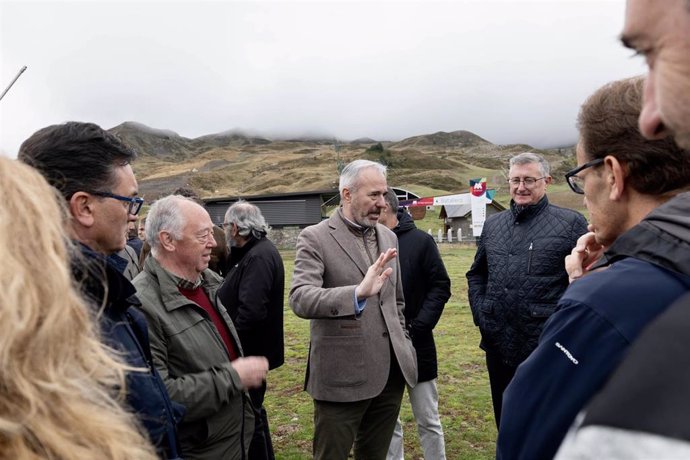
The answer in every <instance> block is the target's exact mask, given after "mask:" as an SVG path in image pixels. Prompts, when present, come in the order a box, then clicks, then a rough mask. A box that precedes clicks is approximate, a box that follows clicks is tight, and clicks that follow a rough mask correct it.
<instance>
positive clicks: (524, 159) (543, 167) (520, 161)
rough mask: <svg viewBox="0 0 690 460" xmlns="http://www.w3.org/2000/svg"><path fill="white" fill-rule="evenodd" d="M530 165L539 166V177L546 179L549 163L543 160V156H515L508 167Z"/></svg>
mask: <svg viewBox="0 0 690 460" xmlns="http://www.w3.org/2000/svg"><path fill="white" fill-rule="evenodd" d="M531 163H537V164H538V165H539V170H540V171H541V175H542V176H544V177H547V176H548V175H549V174H550V173H551V167H549V162H548V161H546V159H544V157H543V156H541V155H537V154H536V153H532V152H525V153H521V154H519V155H515V156H514V157H513V158H511V159H510V167H511V168H512V167H513V166H515V165H527V164H531Z"/></svg>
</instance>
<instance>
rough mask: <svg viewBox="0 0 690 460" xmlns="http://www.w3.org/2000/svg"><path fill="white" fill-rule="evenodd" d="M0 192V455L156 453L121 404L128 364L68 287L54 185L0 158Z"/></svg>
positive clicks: (76, 458)
mask: <svg viewBox="0 0 690 460" xmlns="http://www.w3.org/2000/svg"><path fill="white" fill-rule="evenodd" d="M0 197H2V199H0V254H2V263H1V264H0V280H1V282H2V285H3V288H2V289H0V458H1V459H39V458H49V459H70V460H80V459H84V460H92V459H96V458H98V459H123V460H124V459H153V458H156V456H155V452H154V450H153V447H152V446H151V445H150V444H149V441H148V440H146V438H145V437H144V436H143V435H142V434H141V433H140V431H139V428H138V427H137V425H136V423H137V422H136V421H135V419H134V418H133V417H132V416H131V415H130V414H129V413H127V412H126V411H125V410H124V409H122V407H121V406H120V405H119V401H120V400H121V399H122V398H123V396H124V395H123V394H122V392H123V391H124V390H122V392H120V393H117V391H116V390H114V389H117V388H119V389H124V388H125V377H124V375H125V370H126V369H125V367H124V365H123V364H122V363H121V362H120V360H119V359H118V358H116V357H114V355H113V354H112V353H111V352H110V351H109V350H108V349H106V348H105V346H103V345H101V342H100V341H99V337H98V332H97V327H96V326H95V323H94V322H93V321H92V318H91V317H90V314H89V313H88V312H89V310H88V309H87V307H86V306H85V304H84V302H83V300H82V299H81V297H80V295H79V294H78V292H77V290H76V289H75V286H73V281H72V274H71V271H70V269H69V263H68V245H69V243H68V240H67V238H66V236H65V233H64V227H63V225H64V216H65V214H64V213H63V212H61V209H60V206H59V205H58V203H59V201H58V200H57V199H56V195H55V194H54V191H53V189H52V188H51V187H50V186H49V185H48V184H47V183H46V181H45V180H44V179H43V177H41V175H40V174H39V173H37V172H35V171H34V170H33V169H32V168H30V167H29V166H26V165H24V164H22V163H20V162H18V161H15V160H10V159H7V158H2V157H0ZM127 370H129V369H127Z"/></svg>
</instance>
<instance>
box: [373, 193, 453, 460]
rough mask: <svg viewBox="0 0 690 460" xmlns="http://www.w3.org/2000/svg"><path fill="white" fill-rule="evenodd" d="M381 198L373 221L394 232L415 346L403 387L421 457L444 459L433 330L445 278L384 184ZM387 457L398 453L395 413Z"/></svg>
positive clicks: (427, 241)
mask: <svg viewBox="0 0 690 460" xmlns="http://www.w3.org/2000/svg"><path fill="white" fill-rule="evenodd" d="M385 199H386V208H385V209H384V210H383V211H382V212H381V217H380V218H379V222H380V223H381V224H383V225H385V226H386V227H388V228H390V229H391V230H393V232H394V233H395V234H396V235H397V236H398V250H399V255H398V260H399V263H400V272H401V274H402V281H403V292H404V294H405V311H404V313H405V326H406V327H407V329H408V331H409V333H410V338H411V339H412V344H413V345H414V348H415V350H416V352H417V372H418V382H417V385H416V386H415V387H414V388H410V387H408V388H407V392H408V394H409V396H410V403H411V404H412V412H413V413H414V418H415V420H416V422H417V431H418V433H419V440H420V443H421V445H422V449H423V450H424V458H429V459H431V458H433V459H445V458H446V452H445V442H444V438H443V427H442V426H441V419H440V417H439V414H438V391H437V388H436V377H437V376H438V363H437V360H436V344H435V342H434V332H433V331H434V327H435V326H436V324H437V323H438V320H439V319H440V318H441V313H443V308H444V307H445V305H446V302H447V301H448V299H449V298H450V278H449V277H448V273H447V272H446V267H445V266H444V265H443V260H442V259H441V255H440V254H439V252H438V248H437V247H436V242H434V239H433V237H432V236H431V235H429V234H427V233H425V232H423V231H422V230H419V229H418V228H417V227H416V226H415V224H414V220H413V219H412V216H410V215H409V214H408V213H406V212H405V211H404V210H403V209H398V206H399V203H398V197H397V196H396V195H395V191H394V190H393V189H392V188H390V187H389V188H388V193H387V194H386V196H385ZM387 458H388V460H402V459H403V458H404V456H403V432H402V424H401V423H400V418H398V422H397V424H396V427H395V431H394V432H393V439H392V440H391V445H390V448H389V449H388V456H387Z"/></svg>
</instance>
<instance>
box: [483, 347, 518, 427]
mask: <svg viewBox="0 0 690 460" xmlns="http://www.w3.org/2000/svg"><path fill="white" fill-rule="evenodd" d="M486 369H487V370H488V371H489V384H490V385H491V401H492V402H493V405H494V418H495V419H496V428H498V427H499V426H500V425H501V406H503V392H504V391H505V389H506V388H507V387H508V384H509V383H510V381H511V380H513V376H514V375H515V371H516V370H517V367H513V366H508V365H507V364H505V363H504V362H503V360H502V359H501V356H500V355H499V354H497V353H493V352H490V351H487V352H486Z"/></svg>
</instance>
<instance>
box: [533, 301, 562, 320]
mask: <svg viewBox="0 0 690 460" xmlns="http://www.w3.org/2000/svg"><path fill="white" fill-rule="evenodd" d="M555 311H556V305H555V304H533V305H531V306H530V311H529V314H530V316H531V317H532V318H542V319H543V318H548V317H549V316H551V315H552V314H553V312H555Z"/></svg>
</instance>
